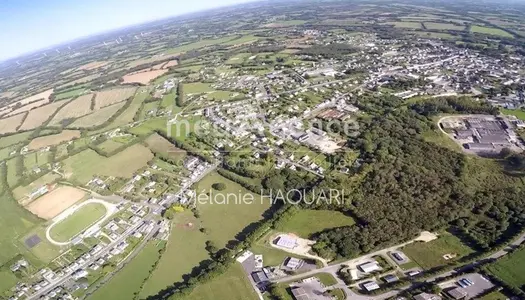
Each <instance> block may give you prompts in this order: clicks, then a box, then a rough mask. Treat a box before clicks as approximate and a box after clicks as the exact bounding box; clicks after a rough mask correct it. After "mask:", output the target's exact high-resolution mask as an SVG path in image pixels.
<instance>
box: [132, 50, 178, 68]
mask: <svg viewBox="0 0 525 300" xmlns="http://www.w3.org/2000/svg"><path fill="white" fill-rule="evenodd" d="M178 55H179V53H175V52H172V53H171V55H154V56H152V57H150V58H141V59H138V60H134V61H132V62H130V63H129V64H128V67H129V68H135V67H137V66H140V65H145V64H150V63H154V62H157V61H161V60H166V59H170V58H177V56H178Z"/></svg>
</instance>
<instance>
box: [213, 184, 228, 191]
mask: <svg viewBox="0 0 525 300" xmlns="http://www.w3.org/2000/svg"><path fill="white" fill-rule="evenodd" d="M211 187H212V188H213V189H214V190H217V191H224V190H225V189H226V185H225V184H224V183H222V182H217V183H214V184H212V186H211Z"/></svg>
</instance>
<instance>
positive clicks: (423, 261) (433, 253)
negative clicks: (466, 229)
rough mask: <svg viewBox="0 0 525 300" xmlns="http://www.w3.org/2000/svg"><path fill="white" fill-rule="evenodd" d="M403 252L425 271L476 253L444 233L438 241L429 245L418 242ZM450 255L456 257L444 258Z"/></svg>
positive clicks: (428, 243) (405, 248) (457, 239)
mask: <svg viewBox="0 0 525 300" xmlns="http://www.w3.org/2000/svg"><path fill="white" fill-rule="evenodd" d="M403 252H404V253H405V254H406V255H407V256H408V257H409V258H410V259H412V260H413V261H414V262H416V263H417V264H418V265H419V266H421V267H422V268H423V269H431V268H434V267H438V266H442V265H444V264H446V263H447V262H449V261H450V260H454V259H457V258H460V257H463V256H466V255H468V254H471V253H473V252H474V250H472V249H470V248H469V247H467V246H466V245H464V244H463V243H462V242H461V240H460V239H459V238H457V237H455V236H453V235H452V234H449V233H443V234H441V235H440V236H439V238H438V239H437V240H434V241H430V242H427V243H423V242H416V243H413V244H410V245H408V246H406V247H404V248H403ZM446 254H449V255H452V256H454V257H455V258H452V259H449V260H447V259H445V258H444V257H443V256H444V255H446Z"/></svg>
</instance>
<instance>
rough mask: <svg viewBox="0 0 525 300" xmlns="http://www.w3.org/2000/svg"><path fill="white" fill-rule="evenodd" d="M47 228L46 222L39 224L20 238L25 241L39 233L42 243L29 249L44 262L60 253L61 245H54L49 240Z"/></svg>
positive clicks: (48, 261) (49, 260)
mask: <svg viewBox="0 0 525 300" xmlns="http://www.w3.org/2000/svg"><path fill="white" fill-rule="evenodd" d="M46 229H47V227H46V226H45V225H44V224H43V225H40V226H37V227H35V228H34V229H33V230H31V231H30V232H29V233H27V234H26V235H25V236H24V237H23V238H21V239H20V242H21V243H23V242H24V241H25V240H26V239H28V238H30V237H32V236H34V235H37V236H38V237H39V238H40V240H41V241H40V243H38V245H36V246H34V247H33V248H31V249H29V248H28V250H29V251H30V252H31V253H32V254H33V255H34V256H35V257H36V258H38V259H39V260H40V261H42V262H43V263H44V264H47V263H50V262H51V261H52V260H53V259H55V258H56V257H57V256H59V255H60V247H59V246H56V245H53V244H52V243H51V242H50V241H48V240H47V238H46Z"/></svg>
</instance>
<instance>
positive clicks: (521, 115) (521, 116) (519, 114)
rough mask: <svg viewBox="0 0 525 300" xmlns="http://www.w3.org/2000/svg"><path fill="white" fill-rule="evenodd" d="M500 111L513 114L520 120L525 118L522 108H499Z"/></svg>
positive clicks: (524, 111)
mask: <svg viewBox="0 0 525 300" xmlns="http://www.w3.org/2000/svg"><path fill="white" fill-rule="evenodd" d="M500 112H501V113H502V114H504V115H511V116H515V117H516V118H518V119H520V120H525V110H522V109H505V108H500Z"/></svg>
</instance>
